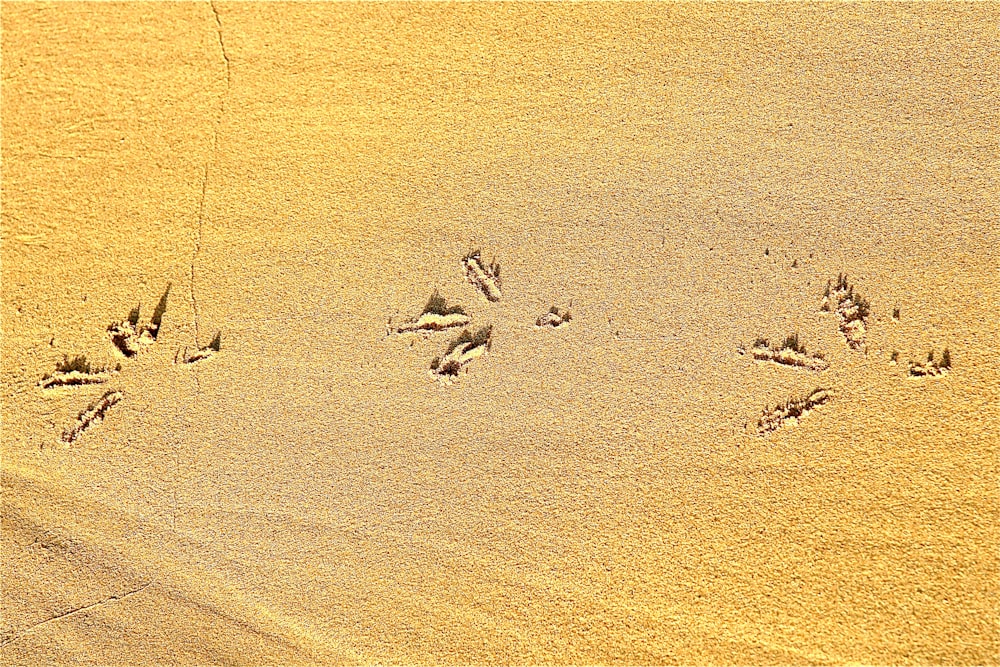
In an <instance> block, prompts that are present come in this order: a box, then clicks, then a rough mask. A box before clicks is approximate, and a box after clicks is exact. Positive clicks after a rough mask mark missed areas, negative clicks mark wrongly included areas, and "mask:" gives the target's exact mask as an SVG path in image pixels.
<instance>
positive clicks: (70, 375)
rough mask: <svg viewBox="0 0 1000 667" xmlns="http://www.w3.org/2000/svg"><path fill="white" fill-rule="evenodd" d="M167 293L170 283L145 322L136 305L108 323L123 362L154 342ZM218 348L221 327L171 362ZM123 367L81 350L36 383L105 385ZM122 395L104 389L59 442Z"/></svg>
mask: <svg viewBox="0 0 1000 667" xmlns="http://www.w3.org/2000/svg"><path fill="white" fill-rule="evenodd" d="M169 294H170V285H169V284H168V285H167V288H166V290H164V292H163V296H162V297H160V301H159V303H158V304H157V305H156V308H155V309H154V310H153V314H152V316H151V317H150V318H149V322H148V323H146V324H143V325H140V324H139V316H140V308H141V306H136V307H135V308H133V309H132V312H131V313H129V316H128V319H126V320H122V321H120V322H114V323H113V324H111V326H109V327H108V329H107V333H108V338H109V340H110V342H111V345H112V346H113V347H114V350H115V353H116V354H117V355H118V356H119V357H120V358H122V359H123V360H125V362H126V363H127V362H128V361H131V360H134V359H135V358H136V357H137V356H139V355H141V354H142V353H143V351H144V350H146V349H148V348H149V347H150V346H152V345H154V344H155V343H156V342H157V339H158V337H159V335H160V328H161V326H162V324H163V316H164V315H165V314H166V312H167V297H168V296H169ZM221 349H222V332H221V331H220V332H218V333H216V334H215V337H214V338H213V339H212V342H210V343H209V344H208V345H206V346H205V347H201V348H196V349H195V350H193V351H189V348H187V347H183V348H180V349H178V350H177V353H176V354H175V355H174V364H194V363H198V362H201V361H205V360H207V359H210V358H212V357H213V356H214V355H216V354H217V353H218V352H219V351H220V350H221ZM122 370H123V369H122V364H121V363H117V364H116V365H115V366H114V368H112V367H110V366H95V365H93V364H91V363H90V361H88V360H87V356H86V355H83V354H81V355H77V356H75V357H72V358H70V357H68V356H64V357H63V360H62V361H61V362H59V363H58V364H56V368H55V370H54V371H53V372H52V373H49V374H47V375H46V376H45V377H43V378H42V379H41V380H40V381H39V382H38V386H39V387H40V388H41V390H42V391H43V392H46V393H49V392H53V391H57V390H79V389H80V388H82V387H87V386H91V385H107V384H110V383H111V381H112V380H113V379H114V378H115V376H117V375H118V374H119V373H121V372H122ZM124 398H125V393H124V392H123V391H122V390H121V389H108V390H106V391H105V392H104V393H103V394H102V395H101V396H100V397H99V398H97V400H95V401H93V402H92V403H90V405H89V406H88V407H87V408H86V409H84V410H82V411H81V412H80V413H79V414H78V415H77V418H76V420H75V421H74V423H73V424H72V425H71V426H69V427H67V428H66V429H65V430H64V431H63V433H62V436H61V438H60V442H61V443H62V444H63V445H65V446H69V445H72V444H73V443H74V442H76V441H77V440H79V439H80V437H81V436H82V435H83V434H84V433H85V432H86V431H88V430H89V429H91V428H93V427H95V426H97V425H98V424H100V423H101V422H102V421H103V420H104V417H105V416H106V415H107V413H108V411H109V410H111V408H113V407H114V406H115V405H118V404H119V403H121V402H122V400H124Z"/></svg>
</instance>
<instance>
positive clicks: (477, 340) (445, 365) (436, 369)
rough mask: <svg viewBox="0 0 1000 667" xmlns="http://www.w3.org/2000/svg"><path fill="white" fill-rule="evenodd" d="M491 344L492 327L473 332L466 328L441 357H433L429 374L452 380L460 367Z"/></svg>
mask: <svg viewBox="0 0 1000 667" xmlns="http://www.w3.org/2000/svg"><path fill="white" fill-rule="evenodd" d="M492 344H493V327H492V326H487V327H483V328H482V329H480V330H479V331H477V332H476V333H475V334H472V333H470V332H469V330H468V329H466V330H465V331H463V332H462V334H461V335H460V336H459V337H458V338H456V339H455V340H453V341H452V342H451V344H450V345H449V346H448V350H447V351H446V352H445V354H444V356H443V357H435V358H434V360H433V361H431V371H430V372H431V375H435V376H437V377H439V378H441V379H442V380H446V381H449V382H450V381H452V380H453V379H454V378H456V377H457V376H458V372H459V371H460V370H462V367H463V366H465V365H466V364H468V363H470V362H471V361H473V360H474V359H478V358H479V357H481V356H483V355H484V354H485V353H486V352H487V351H488V350H489V349H490V347H491V346H492Z"/></svg>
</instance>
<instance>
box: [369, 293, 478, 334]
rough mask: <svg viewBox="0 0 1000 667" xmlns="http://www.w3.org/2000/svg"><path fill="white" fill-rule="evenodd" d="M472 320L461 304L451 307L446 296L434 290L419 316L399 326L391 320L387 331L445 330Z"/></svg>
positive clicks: (399, 332)
mask: <svg viewBox="0 0 1000 667" xmlns="http://www.w3.org/2000/svg"><path fill="white" fill-rule="evenodd" d="M470 321H472V320H471V318H470V317H469V316H468V315H466V314H465V310H464V309H463V308H462V307H461V306H450V307H449V306H448V302H447V301H446V300H445V298H444V297H442V296H441V295H440V294H438V291H437V290H434V293H433V294H431V298H430V299H428V300H427V305H425V306H424V310H423V312H421V313H420V316H419V317H417V318H416V319H413V320H410V321H409V322H404V323H403V324H401V325H399V326H397V327H393V326H392V325H391V322H390V324H389V326H388V327H387V331H388V333H390V334H393V333H394V334H404V333H418V332H431V331H444V330H446V329H454V328H456V327H464V326H465V325H466V324H468V323H469V322H470Z"/></svg>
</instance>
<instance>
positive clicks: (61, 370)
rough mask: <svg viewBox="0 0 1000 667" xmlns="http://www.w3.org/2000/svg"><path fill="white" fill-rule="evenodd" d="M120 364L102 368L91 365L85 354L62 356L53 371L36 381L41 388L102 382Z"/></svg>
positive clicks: (114, 371)
mask: <svg viewBox="0 0 1000 667" xmlns="http://www.w3.org/2000/svg"><path fill="white" fill-rule="evenodd" d="M121 368H122V367H121V364H118V365H117V366H116V367H115V368H113V369H112V368H103V367H95V366H92V365H91V363H90V362H89V361H87V357H86V355H83V354H81V355H78V356H76V357H73V358H72V359H70V358H69V357H67V356H63V360H62V361H61V362H59V363H58V364H56V369H55V371H54V372H52V373H50V374H49V375H46V376H45V377H43V378H42V379H41V381H40V382H39V383H38V386H39V387H41V388H42V389H56V388H58V387H80V386H83V385H88V384H103V383H105V382H107V381H108V380H109V379H110V378H111V376H112V375H114V374H115V373H117V372H118V371H120V370H121Z"/></svg>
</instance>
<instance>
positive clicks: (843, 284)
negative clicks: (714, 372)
mask: <svg viewBox="0 0 1000 667" xmlns="http://www.w3.org/2000/svg"><path fill="white" fill-rule="evenodd" d="M820 310H821V311H822V312H824V313H831V314H835V315H837V317H838V319H839V320H840V323H839V329H840V333H841V334H842V335H843V336H844V340H845V341H846V343H847V346H848V347H849V348H850V349H852V350H861V349H863V347H864V343H865V335H866V334H867V332H868V326H869V315H870V305H869V303H868V300H867V299H865V298H863V297H862V296H860V295H859V294H857V293H856V292H855V291H854V286H853V285H851V284H850V283H849V282H848V280H847V276H846V275H844V274H840V275H839V276H837V281H836V282H834V281H832V280H830V281H828V282H827V284H826V290H825V291H824V293H823V301H822V302H821V304H820ZM892 319H893V321H897V322H898V321H899V309H898V308H896V309H894V310H893V313H892ZM737 351H738V352H739V353H740V354H744V355H745V354H747V352H748V350H747V349H746V347H745V346H743V345H740V347H739V348H738V350H737ZM749 353H750V354H751V355H752V356H753V359H754V360H755V361H757V362H762V363H775V364H779V365H782V366H787V367H790V368H796V369H803V370H807V371H813V372H821V371H825V370H827V369H828V368H830V364H829V362H828V361H827V360H826V359H825V358H824V356H823V355H822V354H818V353H817V354H810V353H809V352H808V350H806V346H805V345H804V344H802V342H801V341H799V336H798V334H797V333H796V334H792V335H791V336H788V337H787V338H785V340H784V341H783V342H782V343H781V344H780V345H772V344H770V343H769V342H768V340H767V339H766V338H758V339H757V340H756V341H755V342H754V344H753V347H752V348H750V350H749ZM898 359H899V352H898V351H893V353H892V356H891V357H890V359H889V363H890V364H893V365H895V364H896V363H897V361H898ZM950 370H951V352H950V351H949V350H948V348H945V349H944V352H943V353H942V354H941V356H940V358H936V357H935V354H934V351H933V350H931V352H930V354H928V356H927V361H926V362H915V361H910V364H909V372H908V375H909V377H912V378H921V377H939V376H942V375H945V374H946V373H948V371H950ZM832 395H833V394H832V392H831V390H830V389H828V388H823V387H817V388H816V389H814V390H813V391H812V392H810V393H809V394H806V395H802V396H794V397H792V398H789V399H788V400H786V401H784V402H782V403H779V404H778V405H775V406H769V407H767V408H765V409H764V410H763V412H762V413H761V414H760V416H759V417H758V419H757V425H756V430H757V433H758V434H759V435H761V436H765V435H767V434H768V433H771V432H772V431H776V430H778V429H779V428H781V427H782V426H783V425H784V424H785V423H786V422H788V421H789V420H798V419H800V418H801V417H803V416H804V415H806V414H807V413H808V412H810V411H811V410H813V409H815V408H817V407H819V406H821V405H824V404H826V403H828V402H829V401H830V400H831V398H832Z"/></svg>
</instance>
